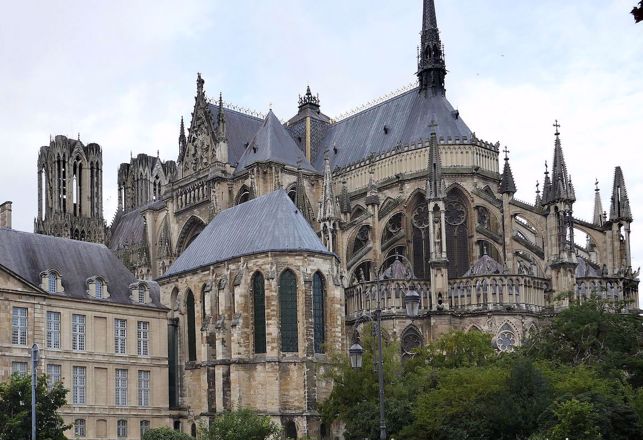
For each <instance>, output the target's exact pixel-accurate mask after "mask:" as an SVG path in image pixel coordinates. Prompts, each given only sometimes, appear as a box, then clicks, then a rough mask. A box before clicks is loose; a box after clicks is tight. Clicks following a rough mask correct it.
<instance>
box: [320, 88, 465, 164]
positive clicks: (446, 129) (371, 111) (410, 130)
mask: <svg viewBox="0 0 643 440" xmlns="http://www.w3.org/2000/svg"><path fill="white" fill-rule="evenodd" d="M433 120H435V123H436V124H437V130H436V131H437V138H438V140H442V139H444V140H448V139H452V140H456V139H457V140H460V141H464V140H471V138H472V135H471V130H469V127H467V124H465V123H464V121H463V120H462V119H461V118H460V115H459V112H458V111H457V110H454V109H453V107H452V106H451V104H450V103H449V101H448V100H447V99H446V97H445V96H442V95H436V96H424V95H423V94H420V93H419V91H418V89H417V88H414V89H412V90H409V91H408V92H405V93H402V94H401V95H398V96H396V97H394V98H391V99H389V100H387V101H384V102H382V103H380V104H378V105H375V106H373V107H371V108H368V109H366V110H364V111H362V112H359V113H357V114H355V115H353V116H350V117H348V118H346V119H344V120H342V121H339V122H337V123H336V124H333V125H331V126H330V127H329V129H328V132H327V133H326V136H325V137H324V140H323V141H322V143H321V150H320V151H326V150H330V151H331V155H330V160H331V164H332V166H333V168H336V167H344V166H347V165H350V164H353V163H355V162H358V161H360V160H363V159H365V158H366V157H368V156H369V155H371V154H380V153H384V152H386V151H389V150H391V149H393V148H395V147H396V146H398V145H409V144H410V143H413V142H417V141H420V140H424V139H429V138H430V136H431V131H432V127H431V123H432V121H433ZM314 165H315V168H316V169H318V170H323V168H324V155H323V154H320V155H318V157H317V160H316V161H315V164H314Z"/></svg>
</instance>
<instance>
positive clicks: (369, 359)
mask: <svg viewBox="0 0 643 440" xmlns="http://www.w3.org/2000/svg"><path fill="white" fill-rule="evenodd" d="M360 344H361V345H362V347H363V348H364V355H363V362H362V368H358V369H353V368H351V365H350V362H349V360H348V356H347V354H345V353H335V354H333V355H331V360H332V367H331V369H330V371H329V373H328V376H329V378H330V379H332V380H333V383H334V385H333V390H332V392H331V394H330V396H329V398H328V399H327V400H326V401H325V402H323V403H322V404H321V405H320V412H321V414H322V418H323V419H324V421H325V422H327V423H331V422H333V421H334V420H341V421H343V422H344V423H345V432H344V438H345V439H346V440H362V439H364V438H379V420H380V415H379V382H378V375H377V367H376V363H375V359H376V358H377V357H376V353H377V348H378V345H377V339H376V338H375V337H374V336H373V326H372V324H368V325H366V326H364V328H363V331H362V337H361V340H360ZM383 355H384V362H383V364H384V384H385V386H384V396H385V414H386V427H387V432H388V434H389V437H394V438H397V437H396V434H397V433H398V432H399V431H400V429H402V428H403V427H404V426H406V425H408V424H410V423H411V421H412V405H413V400H414V398H415V392H413V393H412V394H409V388H412V387H411V386H410V384H412V383H413V384H415V380H416V378H415V377H411V376H410V375H409V373H408V371H409V369H408V368H407V365H409V363H408V362H407V363H402V362H401V359H400V345H399V344H398V343H396V342H390V343H385V344H384V347H383ZM421 383H422V382H421Z"/></svg>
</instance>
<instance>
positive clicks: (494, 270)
mask: <svg viewBox="0 0 643 440" xmlns="http://www.w3.org/2000/svg"><path fill="white" fill-rule="evenodd" d="M504 271H505V269H504V267H503V266H502V264H500V263H498V262H497V261H496V260H494V259H493V258H491V257H490V256H489V255H487V254H484V255H483V256H482V257H480V258H478V261H476V262H475V263H473V265H472V266H471V267H470V268H469V270H468V271H467V272H466V273H465V274H464V275H463V276H465V277H475V276H478V275H496V274H502V273H504Z"/></svg>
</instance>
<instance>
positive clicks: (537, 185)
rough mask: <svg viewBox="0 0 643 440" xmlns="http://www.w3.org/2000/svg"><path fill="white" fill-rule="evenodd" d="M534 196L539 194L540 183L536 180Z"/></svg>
mask: <svg viewBox="0 0 643 440" xmlns="http://www.w3.org/2000/svg"><path fill="white" fill-rule="evenodd" d="M536 194H540V182H539V181H537V180H536Z"/></svg>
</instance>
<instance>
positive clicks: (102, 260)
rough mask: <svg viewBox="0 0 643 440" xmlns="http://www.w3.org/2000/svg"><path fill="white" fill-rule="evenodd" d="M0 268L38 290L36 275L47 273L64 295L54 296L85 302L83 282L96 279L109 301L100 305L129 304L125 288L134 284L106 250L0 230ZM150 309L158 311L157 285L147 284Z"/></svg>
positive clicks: (113, 256)
mask: <svg viewBox="0 0 643 440" xmlns="http://www.w3.org/2000/svg"><path fill="white" fill-rule="evenodd" d="M0 264H1V265H3V266H5V267H6V268H8V269H10V270H11V271H13V272H15V273H16V274H18V275H20V276H21V277H23V278H24V279H26V280H28V281H29V282H31V283H33V284H35V285H37V286H39V285H40V284H41V279H40V274H41V273H42V272H44V271H46V270H49V269H55V270H56V271H57V272H58V273H60V276H61V279H62V285H63V288H64V293H62V294H56V295H61V296H69V297H73V298H81V299H89V298H90V296H88V295H87V287H86V282H87V279H89V278H91V277H94V276H100V277H102V278H104V279H105V281H106V282H107V289H108V291H109V293H110V297H109V298H108V299H105V300H104V301H107V302H113V303H118V304H132V301H131V300H130V297H129V295H130V291H129V285H130V284H132V283H135V282H136V281H137V280H136V279H135V278H134V275H132V273H131V272H130V271H129V270H127V268H126V267H125V266H124V265H123V264H122V263H121V262H120V261H119V260H118V258H116V256H115V255H114V254H113V253H112V251H110V250H109V249H108V248H107V247H106V246H104V245H102V244H95V243H87V242H84V241H76V240H69V239H66V238H58V237H51V236H48V235H40V234H32V233H28V232H20V231H15V230H13V229H0ZM147 283H148V285H149V287H150V297H151V298H152V304H153V305H154V306H159V307H161V303H160V300H159V292H160V289H159V285H158V284H157V283H156V282H154V281H148V282H147Z"/></svg>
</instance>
